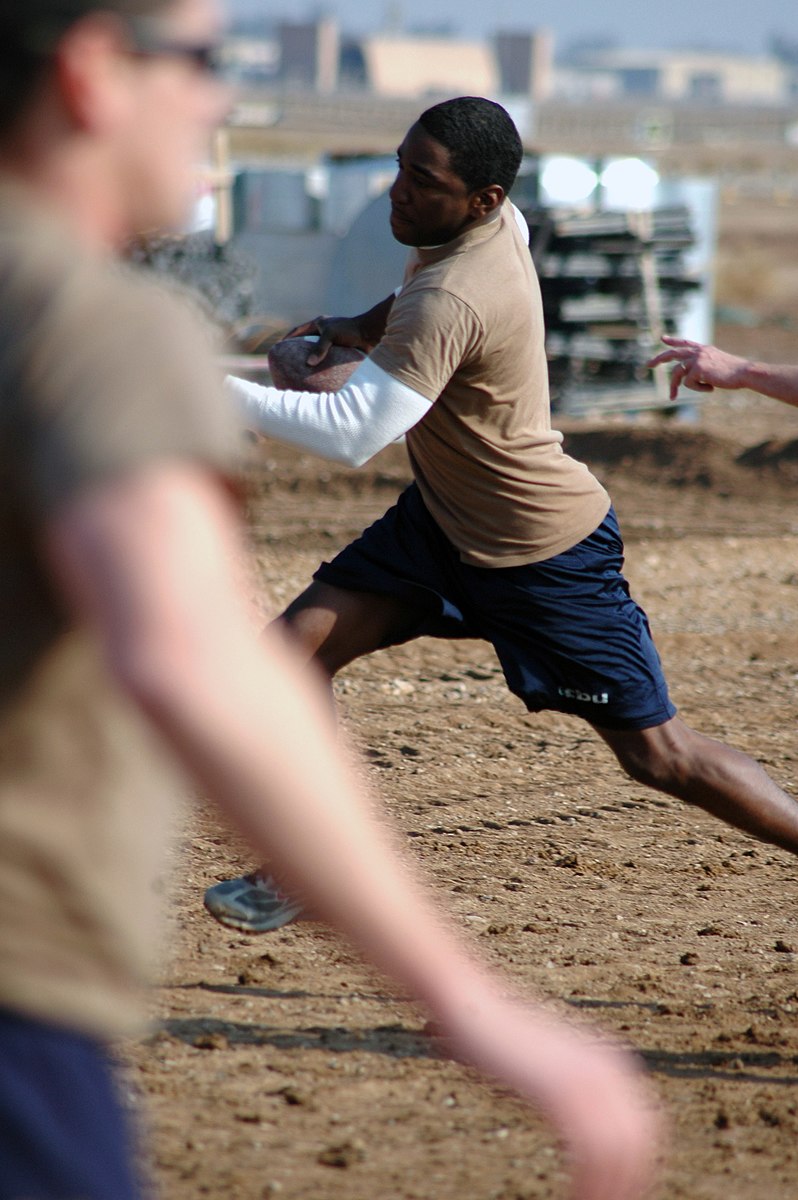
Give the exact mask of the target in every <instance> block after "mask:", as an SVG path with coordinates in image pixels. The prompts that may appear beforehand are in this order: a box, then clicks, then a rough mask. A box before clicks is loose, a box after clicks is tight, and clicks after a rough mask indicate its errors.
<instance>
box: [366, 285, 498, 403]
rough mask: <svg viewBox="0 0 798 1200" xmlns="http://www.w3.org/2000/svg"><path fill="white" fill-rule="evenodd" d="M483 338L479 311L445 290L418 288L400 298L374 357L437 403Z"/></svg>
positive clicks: (473, 355)
mask: <svg viewBox="0 0 798 1200" xmlns="http://www.w3.org/2000/svg"><path fill="white" fill-rule="evenodd" d="M482 340H483V331H482V326H481V323H480V321H479V318H478V317H477V315H476V313H475V312H474V311H473V309H472V308H470V306H469V305H468V304H467V303H466V302H465V301H464V300H461V299H460V298H459V297H457V296H454V295H453V294H452V293H451V292H447V291H445V290H443V289H441V288H437V287H435V288H432V287H429V288H427V287H423V286H419V287H413V285H412V283H411V284H410V285H409V286H408V288H407V289H406V290H404V291H402V292H401V293H400V295H399V296H398V297H397V299H396V301H395V303H394V305H393V308H392V309H391V313H390V316H389V318H388V324H387V327H386V330H385V335H384V337H383V338H382V341H381V342H380V343H379V345H378V346H377V347H376V348H375V349H374V350H373V351H372V353H371V358H372V360H373V361H374V362H375V363H376V364H377V365H378V366H379V367H382V369H383V371H387V372H388V374H389V375H392V376H393V377H394V379H398V380H399V381H400V382H401V383H404V384H407V386H408V387H411V388H413V390H414V391H416V392H420V393H421V395H422V396H425V397H426V399H427V400H430V401H432V402H433V403H434V401H435V400H437V399H438V397H439V396H440V394H441V392H442V391H443V390H444V388H445V387H446V385H447V384H448V383H449V380H450V379H451V378H452V376H453V375H454V373H455V371H457V370H458V369H459V368H460V367H461V366H463V365H464V364H466V363H468V361H469V360H470V359H472V358H473V357H475V356H476V355H477V354H478V352H479V348H480V346H481V344H482Z"/></svg>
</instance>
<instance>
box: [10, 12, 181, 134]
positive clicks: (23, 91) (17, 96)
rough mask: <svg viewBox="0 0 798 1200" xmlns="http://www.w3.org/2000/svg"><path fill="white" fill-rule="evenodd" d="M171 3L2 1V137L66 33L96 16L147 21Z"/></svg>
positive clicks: (25, 103)
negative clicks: (82, 21) (85, 18)
mask: <svg viewBox="0 0 798 1200" xmlns="http://www.w3.org/2000/svg"><path fill="white" fill-rule="evenodd" d="M171 3H172V0H0V136H2V135H4V134H5V133H6V132H7V131H8V129H9V128H10V127H11V126H12V125H13V124H14V122H15V121H16V120H17V118H18V116H19V115H20V114H21V113H22V112H23V111H24V109H25V108H26V107H27V105H28V103H29V102H30V100H31V99H32V97H33V93H34V91H35V90H36V88H37V86H38V84H39V82H40V80H41V79H42V78H43V76H44V74H45V71H46V67H47V63H48V60H49V58H50V55H51V54H52V52H53V50H54V49H55V48H56V46H57V45H58V42H59V39H60V38H61V37H62V35H63V34H64V33H66V31H67V30H68V29H69V28H70V26H71V25H74V24H75V23H76V22H77V21H80V20H81V18H82V17H87V16H88V15H89V14H90V13H93V12H107V13H114V14H116V15H117V16H119V17H122V18H123V19H124V18H126V17H128V18H130V17H138V18H141V17H148V16H151V15H153V14H155V13H158V12H160V11H161V10H162V9H166V8H169V6H170V4H171Z"/></svg>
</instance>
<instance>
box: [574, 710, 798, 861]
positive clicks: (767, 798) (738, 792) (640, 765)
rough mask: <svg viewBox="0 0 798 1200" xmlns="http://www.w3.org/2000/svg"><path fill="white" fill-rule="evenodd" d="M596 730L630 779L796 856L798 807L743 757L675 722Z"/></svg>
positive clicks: (759, 769)
mask: <svg viewBox="0 0 798 1200" xmlns="http://www.w3.org/2000/svg"><path fill="white" fill-rule="evenodd" d="M595 728H596V732H597V733H599V734H600V735H601V736H602V737H603V739H604V741H605V742H606V743H607V745H608V746H609V747H610V748H611V749H612V750H613V751H614V753H615V755H616V756H617V758H618V761H619V763H620V764H621V766H622V767H623V769H624V770H625V771H626V773H627V774H628V775H630V776H631V777H632V779H635V780H637V781H638V782H639V783H644V784H647V785H648V786H649V787H653V788H656V789H657V790H658V791H661V792H666V793H667V794H668V795H670V796H676V797H677V798H678V799H680V800H685V801H686V802H687V803H688V804H695V805H698V807H700V808H703V809H705V810H706V811H707V812H708V813H711V814H712V815H713V816H714V817H719V818H720V819H721V820H722V821H726V822H727V823H728V824H729V825H734V826H736V828H737V829H742V830H744V831H745V832H746V833H750V834H753V836H754V837H756V838H759V839H761V840H762V841H764V842H771V843H772V844H773V845H775V846H781V847H782V849H784V850H791V851H792V852H793V853H798V802H796V801H795V800H793V799H792V798H791V797H790V796H788V795H787V793H786V792H783V791H782V790H781V788H780V787H778V786H777V785H776V784H775V783H774V782H773V780H772V779H771V778H770V776H769V775H768V774H767V773H766V772H765V771H764V770H763V769H762V767H761V766H760V765H759V763H757V762H755V761H754V760H753V759H752V758H749V757H748V755H747V754H743V753H741V752H740V751H739V750H733V749H732V748H731V746H726V745H724V744H723V742H717V741H715V740H714V739H713V738H708V737H705V736H704V734H701V733H696V731H695V730H694V729H690V727H689V726H688V725H685V723H684V722H683V721H681V720H680V719H679V718H678V717H673V718H672V719H671V720H670V721H666V722H665V723H664V724H663V725H656V726H654V727H653V728H651V729H641V730H617V729H601V728H600V727H598V726H596V727H595Z"/></svg>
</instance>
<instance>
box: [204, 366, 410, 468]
mask: <svg viewBox="0 0 798 1200" xmlns="http://www.w3.org/2000/svg"><path fill="white" fill-rule="evenodd" d="M225 387H226V390H227V392H228V395H230V396H231V397H232V398H233V399H234V400H235V401H236V403H237V404H238V406H239V408H240V409H241V411H242V414H243V419H244V423H245V424H246V425H247V426H248V428H250V429H253V430H254V431H255V432H256V433H263V434H265V435H266V436H267V437H273V438H275V439H276V440H277V441H278V442H287V443H288V444H289V445H290V446H298V447H299V448H300V449H301V450H310V451H311V453H312V454H319V455H321V457H322V458H331V459H333V460H334V461H335V462H341V463H344V464H345V465H346V466H349V467H360V466H362V465H363V463H365V462H368V460H369V459H370V458H373V457H374V455H375V454H377V453H378V452H379V451H380V450H383V449H384V448H385V447H386V446H388V445H390V443H391V442H394V441H396V439H397V438H398V437H401V436H402V434H403V433H407V431H408V429H412V428H413V426H414V425H416V424H418V422H419V421H420V420H421V418H422V417H423V416H424V415H425V413H427V412H428V410H429V409H430V407H431V404H430V401H429V400H427V399H426V398H425V397H424V396H422V395H421V394H420V392H416V391H414V390H413V389H412V388H409V387H408V386H407V385H406V384H404V383H400V382H399V381H398V380H397V379H394V378H393V376H391V375H389V374H388V372H387V371H383V370H382V368H381V367H378V366H377V364H376V363H374V362H372V361H371V359H368V358H367V359H366V360H365V361H364V362H362V363H361V364H360V365H359V366H358V368H357V370H356V371H355V372H354V374H353V375H352V376H351V378H350V379H349V381H348V383H346V384H345V385H344V387H342V388H341V389H340V390H339V391H337V392H292V391H283V390H281V389H280V388H275V387H262V386H261V385H260V384H257V383H249V382H247V380H245V379H237V378H236V377H235V376H233V375H228V377H227V379H226V380H225Z"/></svg>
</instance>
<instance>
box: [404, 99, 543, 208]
mask: <svg viewBox="0 0 798 1200" xmlns="http://www.w3.org/2000/svg"><path fill="white" fill-rule="evenodd" d="M418 124H419V125H420V126H421V127H422V129H423V130H424V131H425V132H426V133H428V134H429V135H430V137H433V138H435V141H436V142H440V143H441V145H442V146H445V147H446V149H447V150H448V151H449V162H450V165H451V168H452V170H453V171H454V173H455V175H458V176H459V177H460V179H462V181H463V183H464V184H465V185H466V187H467V188H468V190H469V192H475V191H478V190H479V188H483V187H488V186H489V185H490V184H491V183H498V184H499V186H500V187H501V188H503V190H504V193H505V195H506V194H507V192H509V190H510V188H511V187H512V186H513V184H514V183H515V177H516V175H517V174H518V168H519V166H520V165H521V158H522V157H523V153H524V148H523V146H522V145H521V138H520V136H519V134H518V130H517V129H516V127H515V125H514V124H513V121H512V118H511V117H510V115H509V113H508V112H507V110H506V109H504V108H502V106H501V104H495V103H494V101H493V100H486V99H485V98H484V97H483V96H458V97H457V98H456V99H454V100H444V101H442V103H440V104H434V105H433V106H432V108H428V109H427V110H426V112H423V113H422V114H421V116H420V117H419V118H418Z"/></svg>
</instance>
